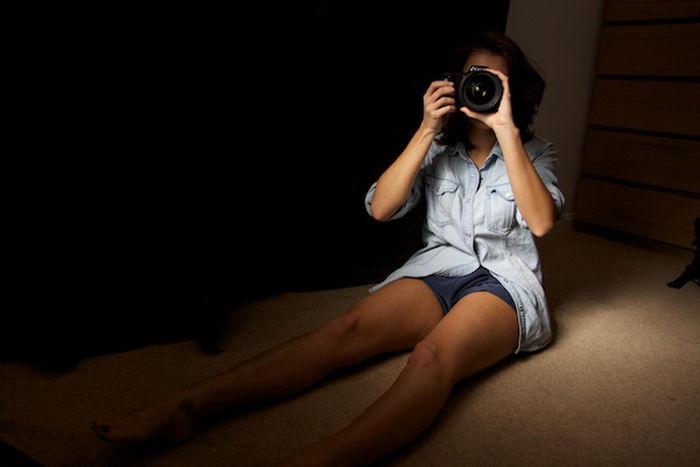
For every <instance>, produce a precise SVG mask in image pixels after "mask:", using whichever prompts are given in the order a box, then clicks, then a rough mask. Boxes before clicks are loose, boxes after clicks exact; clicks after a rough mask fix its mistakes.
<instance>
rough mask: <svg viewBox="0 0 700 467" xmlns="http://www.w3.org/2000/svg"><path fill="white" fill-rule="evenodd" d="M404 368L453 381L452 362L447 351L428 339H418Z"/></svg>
mask: <svg viewBox="0 0 700 467" xmlns="http://www.w3.org/2000/svg"><path fill="white" fill-rule="evenodd" d="M406 370H409V371H417V372H421V373H429V374H430V375H431V378H434V379H439V380H442V381H446V382H449V381H453V375H454V364H453V362H452V359H451V358H450V356H449V354H448V352H447V351H446V350H445V349H443V348H441V347H440V346H439V345H438V344H436V343H435V342H432V341H430V340H422V341H420V342H419V343H418V344H417V345H416V346H415V347H414V349H413V352H411V355H410V356H409V358H408V362H407V363H406Z"/></svg>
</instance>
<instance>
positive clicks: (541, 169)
mask: <svg viewBox="0 0 700 467" xmlns="http://www.w3.org/2000/svg"><path fill="white" fill-rule="evenodd" d="M556 162H557V151H556V149H555V148H554V144H552V143H550V142H547V143H546V144H545V145H544V147H543V148H542V150H541V151H539V154H538V155H537V156H536V157H535V158H534V159H533V161H532V165H533V167H534V168H535V171H537V174H538V175H539V176H540V179H541V180H542V183H544V186H545V188H547V191H549V194H550V195H552V199H553V200H554V205H555V207H556V221H557V222H558V221H560V220H561V219H562V217H564V207H565V205H566V201H565V199H564V194H563V193H562V191H561V189H560V188H559V180H558V179H557V175H556V172H555V170H554V168H555V165H556ZM515 217H516V220H517V222H518V224H520V225H521V226H522V227H525V228H528V227H527V222H525V218H524V217H523V215H522V213H521V212H520V209H516V214H515Z"/></svg>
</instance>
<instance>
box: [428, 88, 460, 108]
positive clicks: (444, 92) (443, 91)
mask: <svg viewBox="0 0 700 467" xmlns="http://www.w3.org/2000/svg"><path fill="white" fill-rule="evenodd" d="M454 93H455V89H454V88H453V87H452V86H443V87H441V88H439V89H438V90H436V91H435V92H434V93H433V95H431V96H430V97H429V98H428V99H427V101H426V104H432V103H434V102H437V101H439V100H440V99H442V98H444V97H446V96H452V95H454Z"/></svg>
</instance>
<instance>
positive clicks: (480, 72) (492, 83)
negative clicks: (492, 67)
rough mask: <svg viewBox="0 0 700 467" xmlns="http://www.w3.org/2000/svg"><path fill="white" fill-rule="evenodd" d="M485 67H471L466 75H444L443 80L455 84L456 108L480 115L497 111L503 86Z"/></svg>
mask: <svg viewBox="0 0 700 467" xmlns="http://www.w3.org/2000/svg"><path fill="white" fill-rule="evenodd" d="M485 68H487V67H485V66H482V65H472V66H470V67H469V71H467V72H466V73H444V74H443V75H442V76H443V79H446V80H450V81H452V82H453V83H455V100H456V101H457V108H460V107H462V106H465V107H467V108H468V109H471V110H473V111H474V112H480V113H493V112H495V111H497V110H498V106H499V104H500V103H501V98H502V97H503V85H502V84H501V80H500V78H499V77H498V76H496V75H495V74H494V73H491V72H490V71H486V70H485Z"/></svg>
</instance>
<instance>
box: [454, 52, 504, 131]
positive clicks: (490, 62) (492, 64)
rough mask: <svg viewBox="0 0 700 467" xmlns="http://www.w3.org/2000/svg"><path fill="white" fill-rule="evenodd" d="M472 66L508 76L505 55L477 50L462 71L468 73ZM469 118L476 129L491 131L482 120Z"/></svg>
mask: <svg viewBox="0 0 700 467" xmlns="http://www.w3.org/2000/svg"><path fill="white" fill-rule="evenodd" d="M472 65H481V66H487V67H489V68H493V69H494V70H498V71H500V72H502V73H503V74H505V75H506V76H507V75H508V65H507V64H506V58H505V57H504V56H503V55H499V54H496V53H493V52H489V51H487V50H477V51H475V52H474V53H472V54H471V55H470V56H469V58H468V59H467V62H466V63H465V64H464V68H463V69H462V71H463V72H464V73H466V72H468V71H469V67H471V66H472ZM467 118H468V119H469V120H468V121H469V123H470V124H471V125H474V126H475V127H476V128H479V129H482V130H489V129H490V128H489V127H488V125H486V124H485V123H484V122H482V121H481V120H477V119H476V118H471V117H467Z"/></svg>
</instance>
